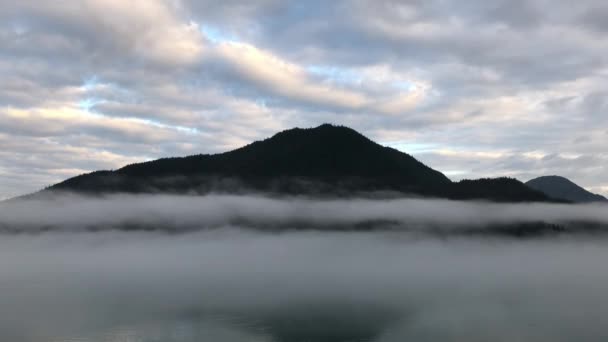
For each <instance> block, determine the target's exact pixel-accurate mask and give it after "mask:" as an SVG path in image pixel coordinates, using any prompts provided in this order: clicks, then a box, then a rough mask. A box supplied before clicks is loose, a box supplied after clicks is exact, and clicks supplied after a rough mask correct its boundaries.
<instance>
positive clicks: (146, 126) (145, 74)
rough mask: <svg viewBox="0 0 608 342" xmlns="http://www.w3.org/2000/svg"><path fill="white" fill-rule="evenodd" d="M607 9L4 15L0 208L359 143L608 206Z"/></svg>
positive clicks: (556, 5) (96, 5) (68, 9)
mask: <svg viewBox="0 0 608 342" xmlns="http://www.w3.org/2000/svg"><path fill="white" fill-rule="evenodd" d="M607 23H608V4H607V3H606V2H605V1H601V0H579V1H575V2H573V1H570V0H563V1H561V0H551V1H549V0H492V1H490V0H466V1H445V0H404V1H390V0H382V1H373V0H369V1H365V0H353V1H332V2H326V1H293V2H290V1H274V0H260V1H245V0H243V1H241V0H226V1H221V2H220V1H194V0H166V1H163V0H141V1H137V0H133V1H125V0H82V1H76V0H74V1H69V0H66V1H30V0H21V1H14V0H0V79H1V83H0V84H1V86H0V198H6V197H10V196H14V195H18V194H23V193H27V192H31V191H34V190H37V189H39V188H41V187H43V186H46V185H49V184H52V183H54V182H57V181H59V180H62V179H64V178H67V177H70V176H74V175H77V174H80V173H84V172H87V171H92V170H96V169H114V168H118V167H120V166H121V165H124V164H127V163H132V162H136V161H143V160H149V159H154V158H159V157H164V156H175V155H189V154H196V153H214V152H219V151H224V150H228V149H232V148H235V147H239V146H242V145H244V144H246V143H248V142H251V141H252V140H255V139H261V138H265V137H267V136H270V135H272V134H273V133H275V132H277V131H280V130H282V129H287V128H291V127H294V126H299V127H311V126H316V125H319V124H322V123H325V122H330V123H336V124H343V125H347V126H350V127H352V128H355V129H357V130H359V131H360V132H362V133H363V134H365V135H367V136H368V137H370V138H372V139H374V140H377V141H378V142H381V143H382V144H385V145H390V146H393V147H396V148H398V149H401V150H403V151H406V152H408V153H411V154H413V155H414V156H416V157H417V158H419V159H420V160H422V161H423V162H425V163H427V164H429V165H430V166H432V167H434V168H436V169H439V170H441V171H443V172H444V173H446V175H448V176H449V177H451V178H452V179H455V180H457V179H461V178H474V177H482V176H499V175H506V176H512V177H517V178H519V179H521V180H524V181H525V180H528V179H530V178H533V177H536V176H539V175H544V174H559V175H563V176H566V177H569V178H571V179H572V180H574V181H575V182H577V183H579V184H581V185H583V186H586V187H587V188H589V189H591V190H593V191H596V192H600V193H603V194H608V147H606V141H607V139H608V115H607V114H606V113H605V112H606V111H607V109H608V97H606V95H607V94H608V88H607V87H606V84H608V83H607V82H606V81H607V78H608V57H606V56H608V39H607V37H608V36H607V35H606V34H607V33H608V24H607Z"/></svg>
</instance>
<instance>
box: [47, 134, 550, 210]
mask: <svg viewBox="0 0 608 342" xmlns="http://www.w3.org/2000/svg"><path fill="white" fill-rule="evenodd" d="M48 191H72V192H82V193H89V194H103V193H116V192H128V193H148V192H162V193H207V192H230V193H239V192H249V191H260V192H271V193H278V194H317V195H338V196H339V195H350V194H353V193H362V192H373V191H391V192H399V193H408V194H417V195H421V196H434V197H443V198H453V199H488V200H496V201H546V200H548V198H547V197H546V196H545V195H543V194H542V193H540V192H537V191H535V190H532V189H530V188H528V187H526V186H525V185H524V184H523V183H521V182H519V181H517V180H514V179H508V178H499V179H482V180H467V181H461V182H458V183H453V182H452V181H451V180H450V179H448V178H447V177H446V176H445V175H443V174H442V173H441V172H439V171H436V170H433V169H432V168H430V167H428V166H426V165H424V164H423V163H421V162H419V161H418V160H416V159H415V158H414V157H412V156H410V155H408V154H406V153H403V152H400V151H398V150H395V149H393V148H390V147H385V146H382V145H379V144H377V143H375V142H373V141H371V140H370V139H368V138H366V137H365V136H363V135H362V134H360V133H358V132H356V131H355V130H353V129H350V128H347V127H343V126H334V125H329V124H324V125H321V126H319V127H315V128H308V129H301V128H294V129H290V130H286V131H283V132H280V133H278V134H276V135H274V136H273V137H271V138H268V139H266V140H262V141H256V142H254V143H251V144H249V145H247V146H244V147H242V148H239V149H236V150H233V151H230V152H225V153H220V154H213V155H208V154H206V155H194V156H189V157H179V158H164V159H159V160H155V161H150V162H144V163H139V164H132V165H128V166H125V167H123V168H121V169H118V170H116V171H97V172H92V173H89V174H85V175H81V176H77V177H74V178H70V179H68V180H66V181H64V182H61V183H59V184H56V185H53V186H51V187H49V188H47V189H46V190H45V192H48Z"/></svg>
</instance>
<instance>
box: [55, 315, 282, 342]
mask: <svg viewBox="0 0 608 342" xmlns="http://www.w3.org/2000/svg"><path fill="white" fill-rule="evenodd" d="M51 341H52V342H195V341H222V342H232V341H234V342H237V341H252V342H256V341H260V342H262V341H271V339H270V338H268V337H267V336H265V334H264V332H263V331H261V330H260V329H256V328H255V327H254V326H252V325H245V324H242V323H236V322H234V321H231V320H227V319H218V318H214V319H205V320H188V321H186V320H183V321H176V322H155V323H154V324H142V325H134V326H121V327H114V328H110V329H108V330H106V331H102V332H89V333H85V334H82V335H79V336H70V337H62V338H54V339H52V340H51Z"/></svg>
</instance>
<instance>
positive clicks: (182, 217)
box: [0, 196, 608, 342]
mask: <svg viewBox="0 0 608 342" xmlns="http://www.w3.org/2000/svg"><path fill="white" fill-rule="evenodd" d="M604 212H605V210H603V207H601V206H559V205H540V204H537V205H498V204H487V203H471V202H450V201H428V200H414V199H409V200H403V199H392V200H386V199H385V200H380V199H375V200H373V199H366V200H363V199H359V200H331V201H328V200H324V201H318V200H312V199H271V198H264V197H245V196H241V197H234V196H207V197H173V196H151V197H141V196H136V197H134V196H116V197H108V198H105V199H103V200H99V199H84V198H80V197H73V196H68V197H62V198H59V199H55V200H54V201H52V202H50V201H49V202H45V201H28V202H23V203H11V204H10V205H9V206H2V208H0V214H1V215H0V217H1V218H0V222H2V224H3V225H4V226H5V228H6V226H9V225H13V226H20V227H29V228H30V229H33V227H36V226H40V225H47V226H51V227H53V229H52V230H50V231H44V232H38V233H29V234H13V233H3V234H0V289H1V293H0V340H2V341H27V342H30V341H31V342H39V341H40V342H41V341H45V342H46V341H61V342H66V341H79V342H80V341H84V342H93V341H95V342H96V341H104V342H105V341H142V342H143V341H159V342H160V341H218V342H228V341H276V342H298V341H302V342H304V341H322V342H324V341H327V342H329V341H332V342H333V341H336V342H337V341H344V342H346V341H370V342H393V341H409V340H412V341H463V340H466V341H541V342H542V341H575V340H579V341H582V340H584V341H605V340H606V338H608V329H606V326H608V325H607V324H608V305H606V304H607V303H606V295H605V289H606V288H608V263H606V262H605V260H608V239H606V238H605V237H604V236H603V235H593V236H590V235H585V234H581V235H576V234H574V235H551V236H543V237H534V238H528V239H513V238H506V237H501V236H487V237H481V236H469V235H458V234H455V235H449V236H437V235H434V234H424V229H425V228H424V227H427V226H433V227H436V226H437V225H449V226H450V227H451V228H450V229H456V230H457V229H461V227H467V226H468V225H480V224H481V223H487V222H509V221H511V220H512V221H521V220H524V219H525V220H541V219H542V220H547V221H551V222H561V221H568V220H573V219H581V218H586V219H590V218H593V219H594V220H596V221H599V222H605V221H603V220H605V219H606V216H605V215H606V214H604ZM577 215H578V216H577ZM378 220H390V221H392V222H396V223H395V224H394V225H391V226H390V227H391V229H378V230H365V231H341V230H338V231H331V230H327V229H325V228H326V227H328V226H332V225H335V224H337V223H339V224H340V225H341V226H340V227H342V225H344V226H348V225H353V224H358V223H360V222H364V221H378ZM303 221H307V222H308V221H310V222H313V223H315V224H317V225H319V227H323V229H304V230H302V229H287V228H289V227H290V226H292V225H298V226H299V225H301V223H302V222H303ZM125 222H129V223H131V224H134V223H137V224H138V225H139V224H141V223H142V222H145V223H146V224H153V225H155V226H162V225H166V226H167V229H164V230H155V231H140V230H136V231H120V230H116V229H107V230H106V229H98V230H97V231H90V230H87V229H83V227H90V226H95V227H97V228H100V227H104V226H106V227H108V228H116V227H118V226H119V225H120V224H123V223H125ZM277 222H278V223H280V225H277ZM480 222H481V223H480ZM249 224H252V225H253V226H255V229H251V226H249ZM265 224H267V225H272V226H275V227H277V226H280V227H285V228H286V229H282V230H277V229H273V230H264V229H259V228H260V226H263V225H265ZM412 225H415V226H416V227H419V229H417V230H415V231H412V230H409V229H405V228H406V227H409V226H412ZM170 226H173V227H181V228H180V229H182V228H185V227H187V228H188V229H183V230H180V229H178V230H177V231H180V233H178V234H176V233H175V231H176V230H175V229H172V228H171V227H170ZM138 227H139V226H138ZM394 227H397V228H396V229H395V228H394ZM420 227H422V228H420ZM32 231H33V230H30V232H32ZM168 231H170V233H168ZM421 232H422V233H421Z"/></svg>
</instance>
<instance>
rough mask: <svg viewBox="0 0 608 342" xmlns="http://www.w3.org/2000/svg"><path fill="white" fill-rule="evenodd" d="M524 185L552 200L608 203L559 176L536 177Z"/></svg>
mask: <svg viewBox="0 0 608 342" xmlns="http://www.w3.org/2000/svg"><path fill="white" fill-rule="evenodd" d="M526 185H527V186H529V187H530V188H532V189H534V190H537V191H540V192H542V193H544V194H545V195H547V196H549V197H551V198H554V199H559V200H566V201H570V202H574V203H589V202H608V199H606V197H604V196H601V195H597V194H594V193H591V192H589V191H587V190H585V189H584V188H582V187H580V186H578V185H577V184H575V183H574V182H572V181H570V180H569V179H568V178H564V177H560V176H543V177H538V178H535V179H532V180H530V181H528V182H526Z"/></svg>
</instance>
